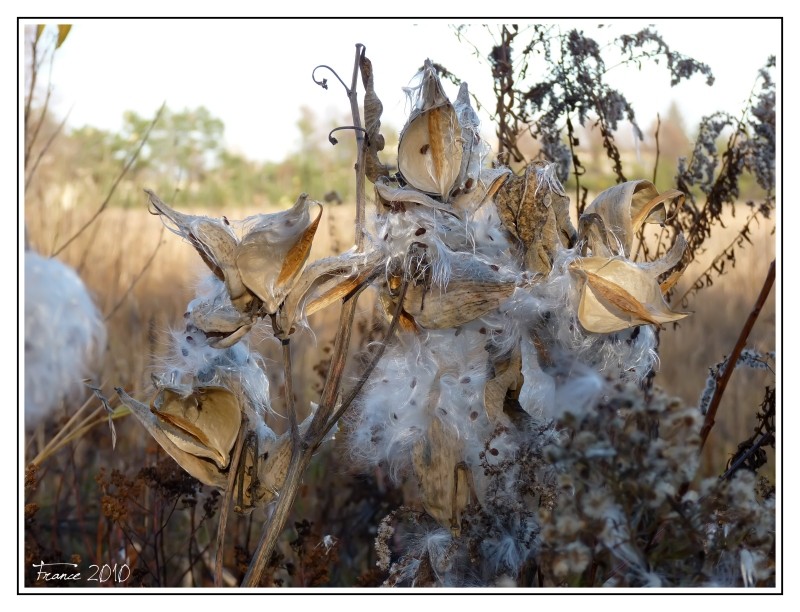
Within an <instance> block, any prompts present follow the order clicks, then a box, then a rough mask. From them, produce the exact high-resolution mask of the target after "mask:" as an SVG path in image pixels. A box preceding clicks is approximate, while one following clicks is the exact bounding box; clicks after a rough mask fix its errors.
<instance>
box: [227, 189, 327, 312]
mask: <svg viewBox="0 0 800 612" xmlns="http://www.w3.org/2000/svg"><path fill="white" fill-rule="evenodd" d="M311 204H316V205H317V206H318V207H319V209H318V212H317V214H316V216H315V217H313V218H312V217H311V214H310V212H309V207H310V205H311ZM321 217H322V205H321V204H319V202H314V201H313V200H308V196H307V195H306V194H301V195H300V197H299V198H297V202H295V204H294V206H293V207H292V208H290V209H289V210H285V211H282V212H279V213H272V214H268V215H258V216H256V217H253V218H251V219H248V220H247V221H248V222H250V224H251V225H250V228H249V231H247V233H246V234H245V235H244V237H243V238H242V241H241V243H240V245H239V249H238V251H237V255H236V266H237V268H238V270H239V274H241V278H242V281H243V282H244V284H245V285H246V286H247V288H248V289H250V291H252V292H253V293H254V294H255V295H257V296H258V297H259V298H260V299H261V301H262V302H264V306H265V308H266V311H267V313H269V314H273V313H275V312H277V311H278V307H279V306H280V305H281V302H283V300H284V298H285V297H286V295H287V294H288V293H289V291H290V290H291V288H292V286H293V285H294V282H295V280H296V279H297V277H298V276H299V274H300V272H301V271H302V269H303V266H304V265H305V263H306V260H307V259H308V255H309V253H310V252H311V243H312V242H313V240H314V234H315V233H316V231H317V227H318V226H319V221H320V218H321Z"/></svg>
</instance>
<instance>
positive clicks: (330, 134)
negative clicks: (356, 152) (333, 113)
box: [328, 125, 369, 146]
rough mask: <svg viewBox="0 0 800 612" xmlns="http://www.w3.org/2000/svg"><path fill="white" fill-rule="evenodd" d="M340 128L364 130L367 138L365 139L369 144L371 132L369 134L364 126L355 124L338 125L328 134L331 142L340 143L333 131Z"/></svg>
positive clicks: (333, 143)
mask: <svg viewBox="0 0 800 612" xmlns="http://www.w3.org/2000/svg"><path fill="white" fill-rule="evenodd" d="M339 130H356V131H359V132H364V138H365V139H366V141H367V146H369V134H367V130H365V129H364V128H362V127H358V126H355V125H341V126H339V127H337V128H333V129H332V130H331V131H330V133H329V134H328V140H329V141H330V143H331V144H332V145H335V144H338V143H339V141H338V140H336V139H335V138H334V137H333V133H334V132H338V131H339Z"/></svg>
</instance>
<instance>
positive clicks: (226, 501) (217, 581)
mask: <svg viewBox="0 0 800 612" xmlns="http://www.w3.org/2000/svg"><path fill="white" fill-rule="evenodd" d="M246 429H247V419H242V426H241V427H239V435H238V437H237V438H236V445H235V446H234V447H233V456H232V457H231V461H230V463H229V464H228V482H227V483H226V487H225V495H224V496H223V497H222V507H221V508H220V511H219V523H218V524H217V555H216V558H215V559H214V586H215V587H221V586H222V557H223V554H224V552H225V528H226V527H227V526H228V511H229V510H230V507H231V502H232V501H233V487H234V484H235V483H236V476H237V475H238V474H239V469H238V467H239V456H240V455H241V454H242V447H243V446H244V432H245V430H246Z"/></svg>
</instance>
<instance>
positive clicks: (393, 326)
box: [317, 277, 408, 445]
mask: <svg viewBox="0 0 800 612" xmlns="http://www.w3.org/2000/svg"><path fill="white" fill-rule="evenodd" d="M407 289H408V278H407V277H403V284H402V286H401V287H400V295H399V296H398V298H397V306H395V309H394V312H393V313H392V322H391V323H390V324H389V330H388V331H387V332H386V337H385V338H384V339H383V342H381V344H380V346H379V347H378V350H377V351H376V353H375V355H374V356H373V358H372V361H370V363H369V365H368V366H367V368H366V369H365V370H364V372H363V374H361V378H360V379H359V381H358V382H357V383H356V384H355V386H354V387H353V388H352V389H350V393H348V394H347V397H345V398H344V400H342V404H341V405H340V406H339V408H338V409H337V410H336V413H335V414H334V415H333V418H331V420H330V421H329V422H328V425H327V426H326V428H325V430H324V431H323V434H322V438H321V439H320V440H319V441H318V442H317V445H319V443H320V442H322V440H323V439H324V438H325V436H326V435H328V432H329V431H330V430H331V428H332V427H333V426H334V425H335V424H336V423H337V422H338V421H339V419H340V418H342V415H343V414H344V413H345V411H346V410H347V409H348V408H349V407H350V404H352V403H353V400H355V399H356V397H358V394H359V393H360V392H361V389H362V388H363V387H364V385H365V384H366V383H367V381H368V380H369V377H370V375H371V374H372V371H373V370H374V369H375V366H377V365H378V362H379V361H380V360H381V357H383V353H384V352H385V351H386V347H387V346H388V345H389V343H390V342H391V341H392V338H393V337H394V333H395V331H396V330H397V324H398V322H399V321H400V313H401V312H402V310H403V301H404V300H405V297H406V290H407Z"/></svg>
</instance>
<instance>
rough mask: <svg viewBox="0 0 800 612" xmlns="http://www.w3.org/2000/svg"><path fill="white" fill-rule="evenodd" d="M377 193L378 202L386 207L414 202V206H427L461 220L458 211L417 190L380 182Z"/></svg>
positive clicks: (376, 188)
mask: <svg viewBox="0 0 800 612" xmlns="http://www.w3.org/2000/svg"><path fill="white" fill-rule="evenodd" d="M375 192H376V194H377V196H378V200H379V201H380V202H382V203H383V205H384V206H386V205H387V204H395V205H397V204H401V203H402V204H406V203H411V202H413V203H414V204H421V205H422V206H427V207H428V208H435V209H436V210H440V211H442V212H444V213H447V214H449V215H452V216H454V217H456V218H460V217H459V216H458V212H457V211H454V210H452V209H451V208H450V207H449V206H447V205H446V204H442V203H441V202H439V201H437V200H434V199H433V198H431V197H430V196H427V195H425V194H424V193H420V192H419V191H417V190H416V189H409V188H403V187H390V186H389V185H387V184H386V183H384V182H381V181H379V182H378V183H375Z"/></svg>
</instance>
